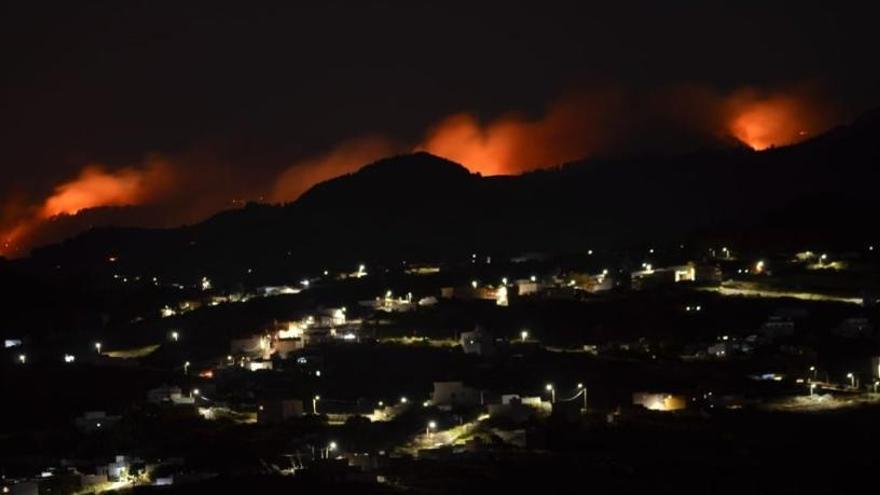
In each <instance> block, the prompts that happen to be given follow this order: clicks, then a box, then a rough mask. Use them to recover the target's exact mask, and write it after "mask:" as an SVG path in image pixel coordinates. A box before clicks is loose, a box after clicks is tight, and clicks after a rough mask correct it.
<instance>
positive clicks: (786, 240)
mask: <svg viewBox="0 0 880 495" xmlns="http://www.w3.org/2000/svg"><path fill="white" fill-rule="evenodd" d="M878 115H880V112H872V113H869V114H866V115H865V116H863V117H862V118H860V119H859V120H857V121H856V122H854V123H853V124H852V125H849V126H845V127H840V128H836V129H833V130H832V131H830V132H828V133H826V134H824V135H821V136H818V137H816V138H814V139H811V140H809V141H806V142H803V143H801V144H798V145H794V146H789V147H784V148H777V149H770V150H766V151H762V152H754V151H751V150H748V149H744V148H742V147H736V146H733V147H728V148H725V149H713V150H705V151H700V152H696V153H691V154H687V155H682V156H667V157H650V156H645V157H637V158H626V159H617V160H614V159H604V160H585V161H581V162H575V163H569V164H566V165H564V166H561V167H558V168H554V169H547V170H540V171H536V172H531V173H527V174H524V175H520V176H504V177H482V176H480V175H478V174H472V173H470V172H469V171H468V170H467V169H466V168H464V167H463V166H461V165H459V164H456V163H454V162H451V161H449V160H445V159H443V158H439V157H436V156H433V155H430V154H428V153H415V154H410V155H401V156H395V157H391V158H387V159H384V160H380V161H378V162H376V163H373V164H369V165H366V166H364V167H363V168H362V169H361V170H359V171H358V172H356V173H353V174H348V175H344V176H341V177H337V178H335V179H332V180H329V181H326V182H324V183H321V184H318V185H316V186H314V187H313V188H312V189H310V190H309V191H307V192H306V193H305V194H304V195H303V196H302V197H301V198H299V199H298V200H297V201H295V202H292V203H289V204H285V205H265V204H249V205H247V206H246V207H244V208H241V209H237V210H230V211H225V212H222V213H220V214H218V215H216V216H214V217H212V218H210V219H208V220H207V221H205V222H202V223H199V224H196V225H191V226H184V227H180V228H175V229H130V228H100V229H93V230H91V231H88V232H85V233H83V234H81V235H78V236H76V237H74V238H72V239H69V240H67V241H65V242H62V243H60V244H56V245H52V246H46V247H43V248H38V249H36V250H35V251H34V252H33V254H32V257H31V259H30V260H27V263H34V264H38V265H43V266H50V265H51V266H55V265H68V266H70V265H75V266H77V267H83V269H88V267H89V266H90V265H93V264H95V263H104V262H105V260H106V258H107V257H108V256H116V257H120V258H122V259H124V260H126V263H127V264H131V265H132V266H135V267H138V268H141V269H143V270H144V271H145V272H147V271H149V272H151V273H152V272H155V273H169V274H176V275H180V276H184V274H197V273H203V272H209V273H225V274H228V275H229V276H230V277H234V275H235V274H236V273H237V274H241V273H243V272H244V271H245V270H247V269H249V268H250V269H257V268H259V269H261V270H268V271H272V272H273V273H275V274H277V276H278V277H279V278H283V277H285V276H287V275H289V274H294V273H301V272H302V271H303V270H308V269H311V270H316V269H317V268H316V267H331V266H340V267H343V266H351V265H352V264H353V263H357V262H360V261H364V260H378V259H381V260H417V259H423V258H438V257H440V258H442V257H459V256H466V255H468V254H469V253H471V252H473V251H475V250H476V251H480V252H498V253H517V252H524V251H553V252H576V251H580V250H585V249H588V248H596V247H610V246H623V245H632V244H639V243H650V244H655V245H658V244H661V243H666V242H678V241H681V240H686V239H687V240H690V239H696V238H700V239H704V240H712V239H735V240H738V242H743V243H746V242H748V243H753V244H756V245H760V244H762V243H764V244H767V245H768V247H772V246H776V247H783V246H791V245H798V244H799V243H811V242H813V243H824V244H827V243H829V242H832V243H842V244H845V243H849V242H860V241H861V240H863V239H866V238H867V237H869V236H870V235H871V233H870V231H869V230H868V227H867V226H868V225H870V224H871V222H873V220H874V219H873V217H874V215H875V214H874V212H875V211H876V199H875V191H874V189H875V187H876V186H875V185H876V184H877V179H878V167H877V165H878V163H880V144H878V143H880V118H878Z"/></svg>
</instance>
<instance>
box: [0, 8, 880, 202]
mask: <svg viewBox="0 0 880 495" xmlns="http://www.w3.org/2000/svg"><path fill="white" fill-rule="evenodd" d="M57 3H58V4H59V5H50V4H48V3H43V2H24V1H20V2H4V5H3V7H2V13H0V23H2V39H0V47H2V48H0V50H2V53H0V55H2V58H0V59H2V63H3V72H2V80H0V84H2V86H0V87H2V89H0V102H2V103H0V105H2V111H0V126H2V129H0V145H2V149H3V155H2V160H3V162H4V163H3V165H2V167H0V198H2V197H3V196H2V195H7V196H11V195H13V193H15V195H17V196H16V197H24V198H26V201H39V198H41V197H44V196H45V195H46V194H48V193H50V192H51V190H52V189H53V188H54V187H56V186H57V185H58V184H59V183H61V182H64V181H67V180H70V179H72V178H74V177H76V176H77V174H78V173H79V171H80V170H81V169H82V167H83V166H84V165H86V164H87V163H91V162H100V163H103V164H105V165H106V166H107V167H109V168H110V169H112V168H114V167H122V166H126V165H131V164H133V163H139V162H140V161H142V160H143V157H144V156H145V155H147V154H149V153H163V154H170V155H179V154H190V155H191V154H193V153H196V154H198V153H201V152H202V150H207V151H205V153H207V154H210V155H211V156H212V157H214V158H212V160H215V161H217V162H222V165H220V166H218V169H219V170H220V171H219V172H217V173H218V174H219V175H220V176H224V177H228V180H230V181H235V182H237V183H243V184H246V185H247V187H246V188H245V189H246V190H247V191H252V190H258V189H259V187H260V185H261V184H264V183H266V181H271V180H272V178H273V177H274V176H275V175H277V173H278V172H279V170H282V169H284V168H285V167H288V166H290V165H291V164H292V163H296V162H297V161H298V160H301V159H304V158H307V157H309V156H311V155H313V154H314V153H318V152H322V151H326V150H327V149H330V148H332V146H333V145H334V144H335V143H337V142H340V141H343V140H346V139H352V138H356V137H358V136H363V135H368V134H381V135H383V136H389V137H390V138H391V139H394V140H397V141H403V142H408V143H411V142H418V140H419V139H420V137H421V136H423V135H424V132H425V130H426V129H427V128H428V127H430V126H431V125H432V124H433V123H436V122H438V121H439V120H441V119H443V118H444V117H445V116H447V115H449V114H451V113H455V112H461V111H469V112H473V113H475V114H476V115H477V116H480V117H483V118H493V117H496V116H498V115H499V114H501V113H503V112H506V111H510V110H518V111H523V112H527V113H528V112H531V113H536V112H540V111H541V109H542V108H544V107H545V106H546V105H547V104H548V103H549V102H551V101H554V99H556V98H559V97H560V95H564V94H566V93H568V92H571V91H577V90H578V89H579V88H582V87H588V86H603V87H618V86H621V87H626V88H628V90H630V91H636V92H644V93H650V92H652V91H655V90H656V89H657V88H661V87H664V86H666V85H674V84H683V83H687V84H697V85H700V86H704V87H708V88H712V90H713V91H719V92H728V91H734V90H736V89H737V88H742V87H745V86H748V87H758V88H780V87H791V86H792V85H798V84H803V83H805V82H806V83H809V84H811V85H814V86H816V87H821V88H822V92H823V94H825V95H827V96H828V98H830V99H832V100H833V104H834V105H835V107H836V108H837V109H838V110H839V111H840V112H841V115H844V116H846V118H849V117H851V116H853V115H856V114H857V113H858V112H860V111H863V110H865V109H867V108H869V107H872V106H874V105H876V104H877V103H878V92H877V89H878V83H880V65H878V64H877V63H876V49H877V37H876V25H877V21H876V19H877V18H876V16H875V15H873V12H868V11H866V10H864V9H863V8H858V7H857V6H855V4H853V5H845V3H846V2H816V4H815V5H810V4H808V3H807V2H768V1H761V2H747V1H731V2H718V1H698V2H675V1H646V2H627V1H615V2H586V1H583V2H573V3H568V4H566V3H552V2H535V3H533V4H532V5H518V2H512V1H508V2H498V3H491V4H486V3H481V5H479V6H477V5H474V4H476V3H477V2H463V3H445V2H418V1H403V2H379V1H359V2H348V3H342V2H332V1H320V2H279V3H271V4H270V3H261V2H255V1H247V2H245V1H243V2H226V1H222V0H214V1H210V2H182V1H172V2H161V1H143V2H137V1H119V0H115V1H107V2H57ZM300 3H303V4H305V5H303V6H300V5H298V4H300ZM523 3H526V2H523ZM194 150H195V151H194ZM218 156H219V157H220V158H217V157H218ZM224 174H225V175H224ZM232 189H234V188H232ZM0 203H2V202H0Z"/></svg>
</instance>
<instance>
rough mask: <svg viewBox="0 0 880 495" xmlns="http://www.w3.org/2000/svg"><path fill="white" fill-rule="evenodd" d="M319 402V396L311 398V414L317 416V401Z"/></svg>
mask: <svg viewBox="0 0 880 495" xmlns="http://www.w3.org/2000/svg"><path fill="white" fill-rule="evenodd" d="M319 400H321V396H320V395H316V396H314V397H312V414H318V401H319Z"/></svg>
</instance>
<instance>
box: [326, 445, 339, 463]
mask: <svg viewBox="0 0 880 495" xmlns="http://www.w3.org/2000/svg"><path fill="white" fill-rule="evenodd" d="M337 447H338V445H336V442H330V443H328V444H327V453H326V455H325V456H324V457H325V458H327V459H329V458H330V452H333V451H335V450H336V448H337Z"/></svg>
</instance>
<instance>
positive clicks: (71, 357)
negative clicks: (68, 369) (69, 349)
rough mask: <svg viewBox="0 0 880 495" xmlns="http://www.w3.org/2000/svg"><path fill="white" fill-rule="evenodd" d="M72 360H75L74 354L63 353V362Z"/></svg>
mask: <svg viewBox="0 0 880 495" xmlns="http://www.w3.org/2000/svg"><path fill="white" fill-rule="evenodd" d="M74 361H76V356H74V355H73V354H65V355H64V362H65V363H67V364H70V363H72V362H74Z"/></svg>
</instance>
